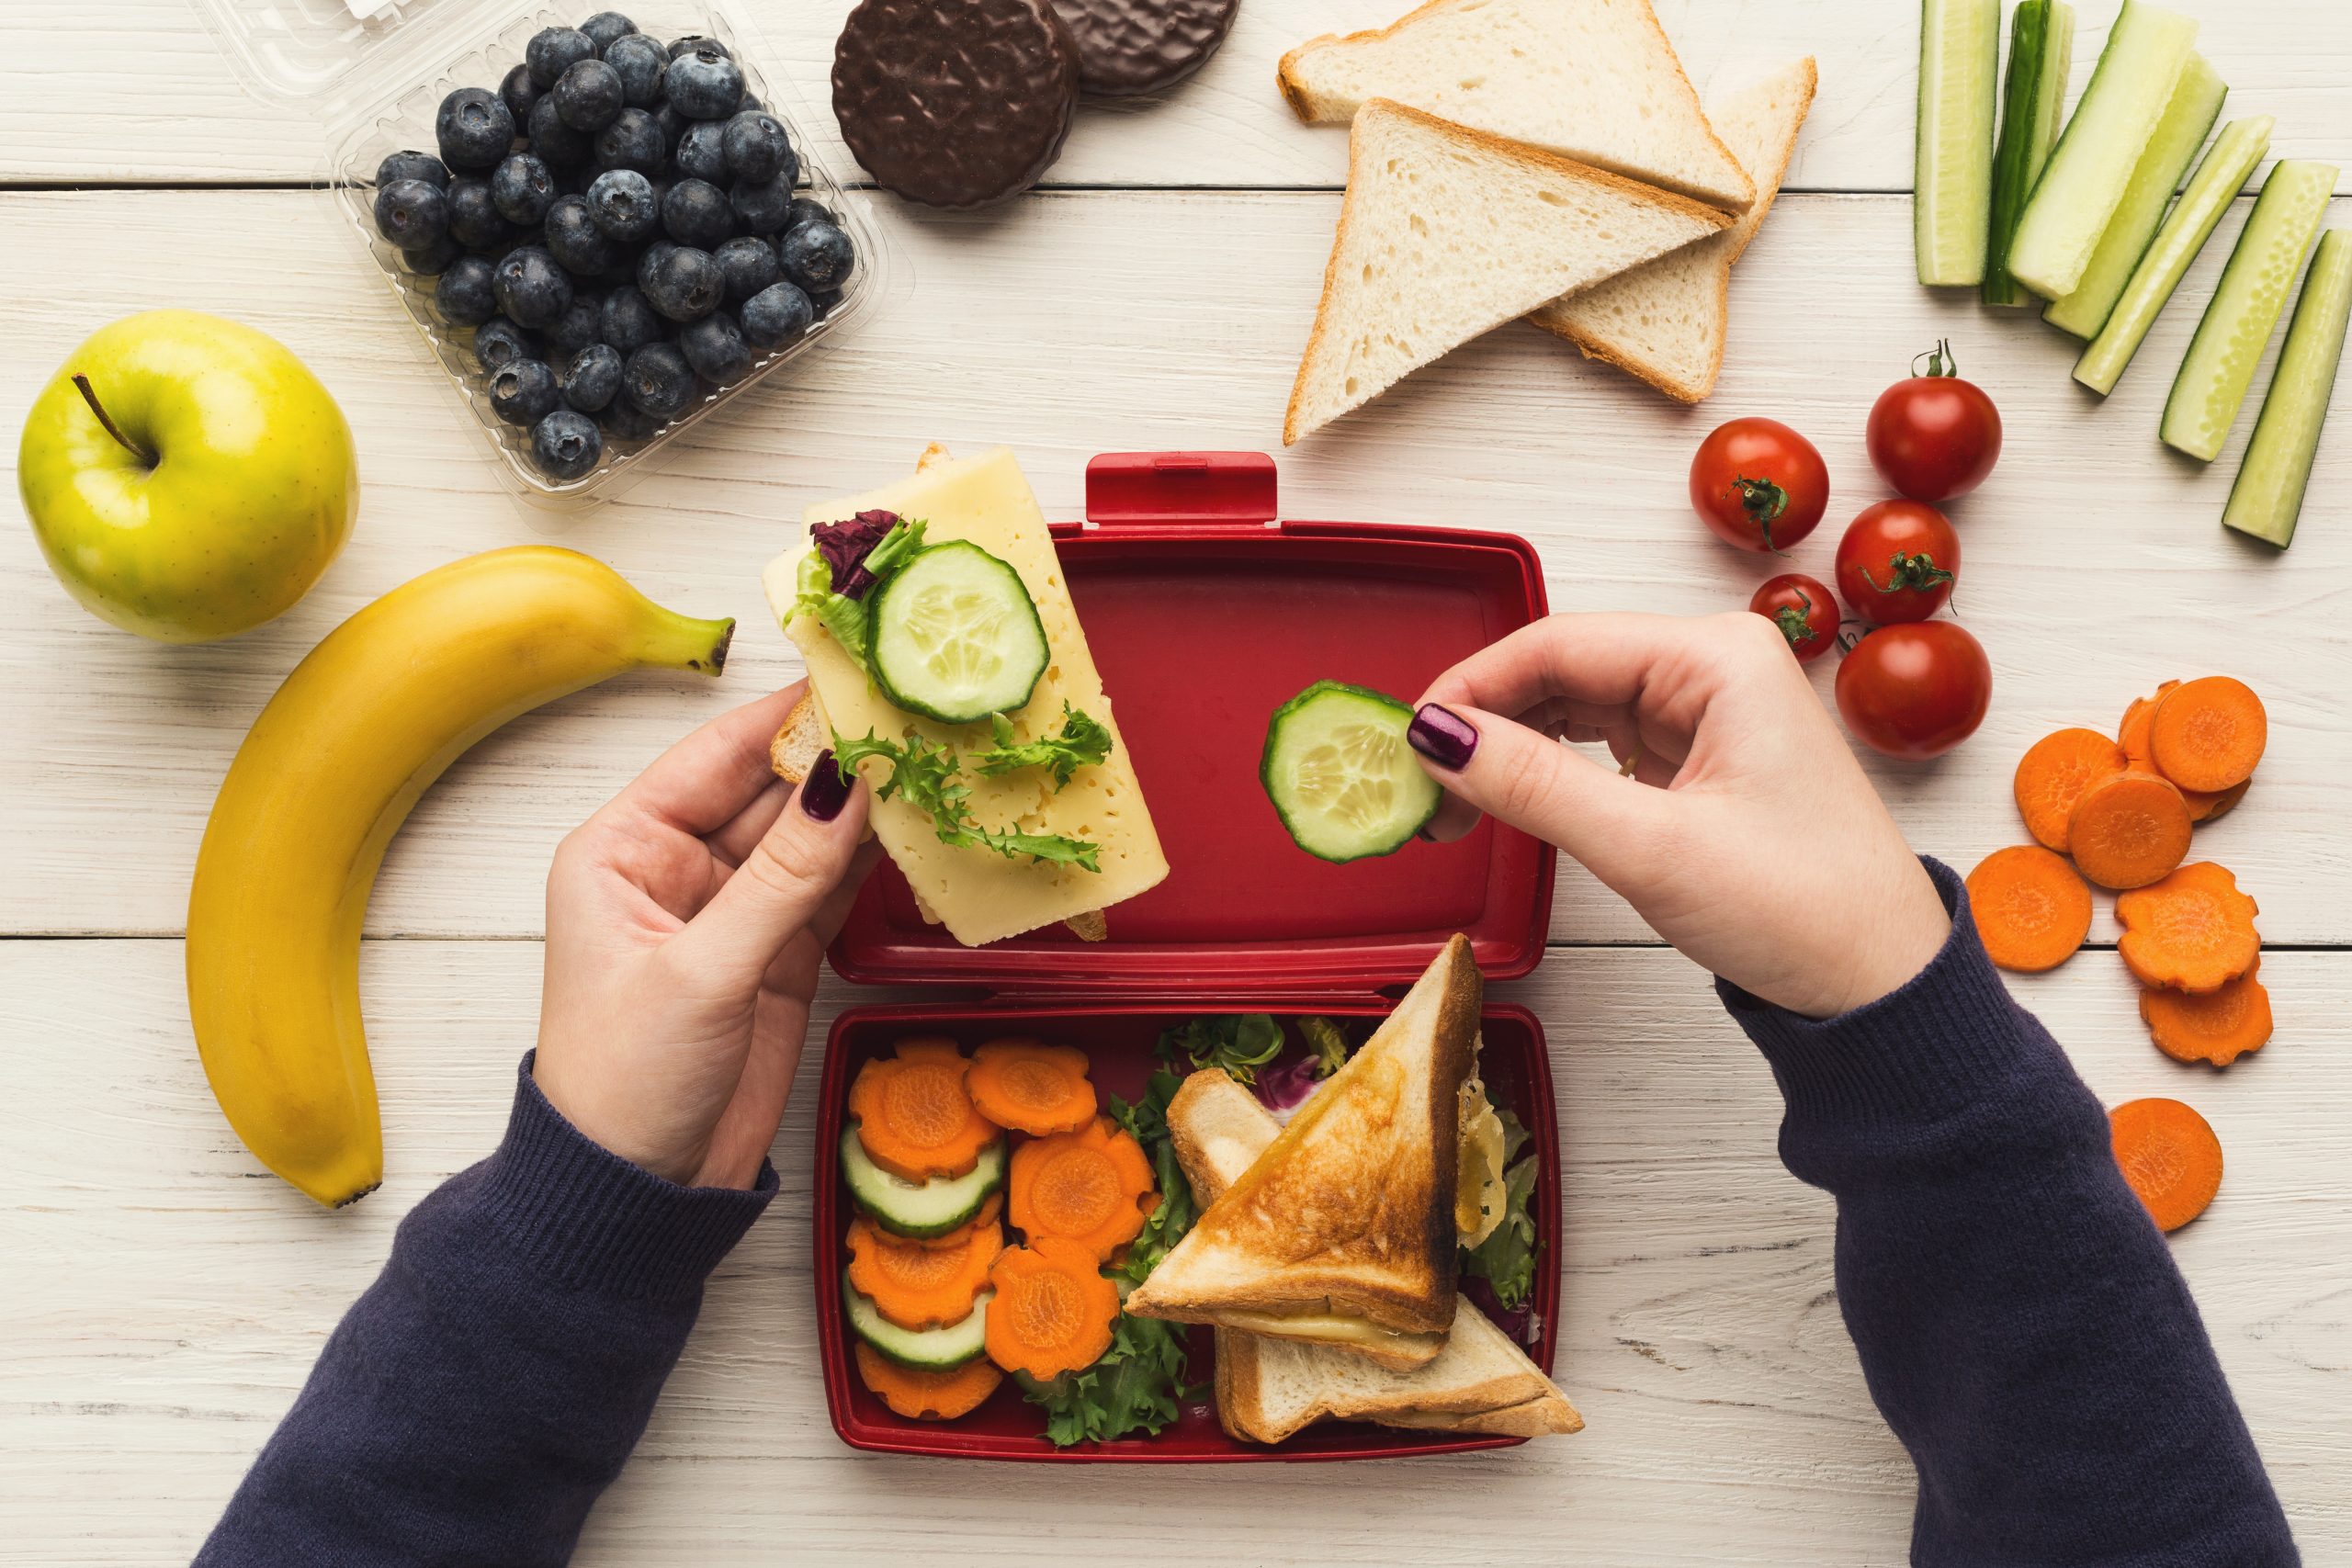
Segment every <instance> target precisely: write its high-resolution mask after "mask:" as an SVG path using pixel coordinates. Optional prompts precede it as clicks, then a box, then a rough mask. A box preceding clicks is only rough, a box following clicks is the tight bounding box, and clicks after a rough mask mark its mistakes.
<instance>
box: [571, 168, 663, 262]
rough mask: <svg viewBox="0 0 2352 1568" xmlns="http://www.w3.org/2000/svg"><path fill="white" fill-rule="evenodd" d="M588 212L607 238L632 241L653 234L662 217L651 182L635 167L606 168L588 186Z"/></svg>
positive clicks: (634, 241) (646, 238)
mask: <svg viewBox="0 0 2352 1568" xmlns="http://www.w3.org/2000/svg"><path fill="white" fill-rule="evenodd" d="M587 202H588V216H589V217H590V218H592V219H594V220H595V224H596V227H597V229H598V230H599V231H602V232H603V233H604V235H605V238H606V239H608V240H613V241H616V242H618V243H621V244H624V245H634V244H636V243H639V242H640V241H643V240H649V239H651V238H652V237H653V231H654V229H655V228H656V227H658V226H659V225H660V223H661V221H662V209H660V208H659V207H658V206H656V205H655V204H654V200H653V182H652V181H651V180H649V179H647V178H646V177H645V176H644V175H640V174H639V173H638V172H637V171H636V170H635V169H606V170H605V172H604V173H603V174H601V175H597V176H596V178H595V182H594V184H592V185H591V186H589V187H588V196H587Z"/></svg>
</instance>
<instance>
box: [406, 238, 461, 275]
mask: <svg viewBox="0 0 2352 1568" xmlns="http://www.w3.org/2000/svg"><path fill="white" fill-rule="evenodd" d="M464 254H466V247H465V246H463V245H461V244H459V243H458V242H457V241H455V240H453V239H451V238H449V236H448V235H447V234H444V235H442V236H441V237H440V238H439V239H437V240H435V241H434V242H433V243H431V244H429V245H419V246H417V247H416V248H415V249H414V250H408V251H402V252H401V265H402V266H404V267H406V268H408V270H409V271H411V272H413V273H421V274H423V275H424V276H427V277H432V276H437V275H439V274H441V273H445V272H447V271H448V270H449V268H450V267H452V266H454V265H457V263H458V258H460V257H462V256H463V255H464Z"/></svg>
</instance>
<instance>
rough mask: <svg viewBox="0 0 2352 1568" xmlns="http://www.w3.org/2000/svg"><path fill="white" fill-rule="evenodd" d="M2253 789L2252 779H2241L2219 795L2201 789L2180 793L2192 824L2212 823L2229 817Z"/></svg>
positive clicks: (2186, 790)
mask: <svg viewBox="0 0 2352 1568" xmlns="http://www.w3.org/2000/svg"><path fill="white" fill-rule="evenodd" d="M2253 787H2254V781H2253V780H2252V779H2240V780H2239V781H2238V782H2237V783H2235V784H2232V785H2231V786H2230V787H2229V788H2227V789H2225V790H2222V792H2221V793H2220V794H2218V795H2208V794H2207V793H2206V792H2204V791H2203V790H2199V789H2185V790H2182V791H2181V792H2180V798H2181V800H2182V801H2183V802H2184V803H2185V804H2186V805H2187V806H2188V819H2189V820H2190V821H2191V822H2211V821H2212V820H2213V819H2214V818H2217V817H2227V816H2228V815H2229V814H2230V813H2231V812H2232V811H2234V810H2235V809H2237V804H2238V802H2239V801H2241V800H2244V799H2245V792H2246V791H2247V790H2249V789H2251V788H2253Z"/></svg>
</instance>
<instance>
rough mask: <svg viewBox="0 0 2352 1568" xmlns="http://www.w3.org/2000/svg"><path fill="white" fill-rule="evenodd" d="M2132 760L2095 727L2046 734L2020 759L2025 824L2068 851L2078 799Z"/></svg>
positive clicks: (2019, 792)
mask: <svg viewBox="0 0 2352 1568" xmlns="http://www.w3.org/2000/svg"><path fill="white" fill-rule="evenodd" d="M2129 766H2131V760H2130V759H2129V758H2127V757H2126V756H2125V755H2124V754H2123V748H2122V747H2120V746H2118V745H2117V744H2116V743H2115V742H2114V741H2112V740H2109V739H2108V738H2107V737H2106V736H2104V735H2101V734H2100V733H2099V732H2098V730H2096V729H2061V730H2058V731H2056V732H2054V733H2052V734H2049V735H2045V736H2043V737H2042V738H2041V739H2039V740H2037V741H2035V742H2034V743H2033V744H2032V746H2030V748H2028V749H2027V750H2026V754H2025V755H2024V756H2023V757H2021V758H2019V759H2018V777H2017V796H2018V811H2020V812H2022V813H2023V814H2024V816H2025V829H2026V831H2027V832H2029V833H2031V834H2032V835H2033V836H2034V838H2035V840H2037V841H2039V842H2041V843H2042V844H2046V845H2048V846H2049V847H2050V848H2052V849H2053V850H2056V851H2057V852H2059V853H2060V854H2064V853H2065V852H2066V848H2067V843H2068V840H2069V835H2068V832H2067V829H2068V825H2069V824H2070V822H2071V821H2072V819H2073V818H2074V815H2075V802H2076V801H2078V800H2080V799H2082V797H2083V795H2084V792H2085V791H2086V790H2088V789H2089V788H2090V787H2091V786H2092V785H2094V784H2104V783H2105V782H2106V781H2107V780H2109V779H2111V778H2113V777H2115V776H2116V775H2117V774H2119V773H2122V772H2123V770H2124V769H2125V768H2127V767H2129Z"/></svg>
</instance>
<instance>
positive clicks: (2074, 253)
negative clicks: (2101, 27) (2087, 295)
mask: <svg viewBox="0 0 2352 1568" xmlns="http://www.w3.org/2000/svg"><path fill="white" fill-rule="evenodd" d="M2196 42H2197V24H2196V23H2195V22H2194V21H2192V20H2190V19H2189V18H2188V17H2183V16H2180V15H2178V14H2177V13H2175V12H2171V11H2164V10H2159V9H2157V8H2156V7H2155V6H2143V5H2141V4H2140V3H2139V0H2123V10H2122V13H2121V14H2120V16H2118V17H2116V18H2115V27H2114V29H2113V30H2112V31H2110V32H2109V34H2108V35H2107V47H2106V48H2105V49H2104V50H2101V51H2099V57H2098V70H2097V71H2095V72H2093V73H2091V85H2089V86H2087V87H2086V88H2084V89H2083V101H2082V102H2081V103H2079V104H2077V105H2075V117H2074V118H2072V119H2070V120H2068V121H2067V122H2066V130H2065V134H2064V135H2063V136H2061V137H2059V139H2058V148H2057V151H2055V152H2052V153H2051V154H2050V165H2049V167H2048V168H2046V169H2044V170H2043V171H2042V173H2041V184H2039V185H2037V186H2034V187H2033V198H2032V199H2031V200H2030V201H2029V202H2027V203H2026V209H2025V216H2024V217H2023V218H2022V219H2020V220H2018V233H2017V242H2016V243H2015V244H2014V245H2012V246H2011V247H2010V252H2009V271H2010V272H2011V273H2012V274H2013V275H2014V276H2016V278H2017V280H2018V282H2019V283H2022V284H2024V285H2025V286H2026V287H2027V288H2030V289H2032V290H2033V291H2034V292H2035V293H2036V294H2039V295H2041V296H2042V297H2043V298H2045V299H2064V297H2065V296H2067V295H2069V294H2072V293H2073V292H2074V291H2075V288H2076V287H2077V286H2078V285H2080V284H2081V282H2082V281H2083V274H2084V273H2085V272H2086V271H2088V270H2089V268H2090V265H2091V253H2092V252H2093V251H2095V250H2097V249H2098V243H2099V239H2100V237H2101V236H2102V235H2104V234H2105V233H2106V232H2107V225H2108V220H2109V219H2111V218H2113V217H2114V216H2115V209H2117V208H2118V207H2120V206H2121V205H2122V203H2123V191H2124V187H2125V186H2129V185H2130V184H2131V174H2132V171H2133V170H2135V169H2137V168H2138V167H2139V165H2140V155H2141V154H2142V153H2143V152H2146V151H2147V147H2148V143H2149V141H2151V140H2153V139H2154V136H2155V134H2156V125H2157V122H2158V121H2160V120H2162V119H2163V118H2164V117H2165V108H2166V107H2169V106H2170V105H2171V103H2172V95H2173V89H2174V88H2175V87H2177V86H2178V85H2180V75H2181V73H2182V72H2183V71H2185V70H2187V69H2188V57H2189V54H2190V52H2191V51H2192V50H2193V49H2194V47H2195V45H2196Z"/></svg>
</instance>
